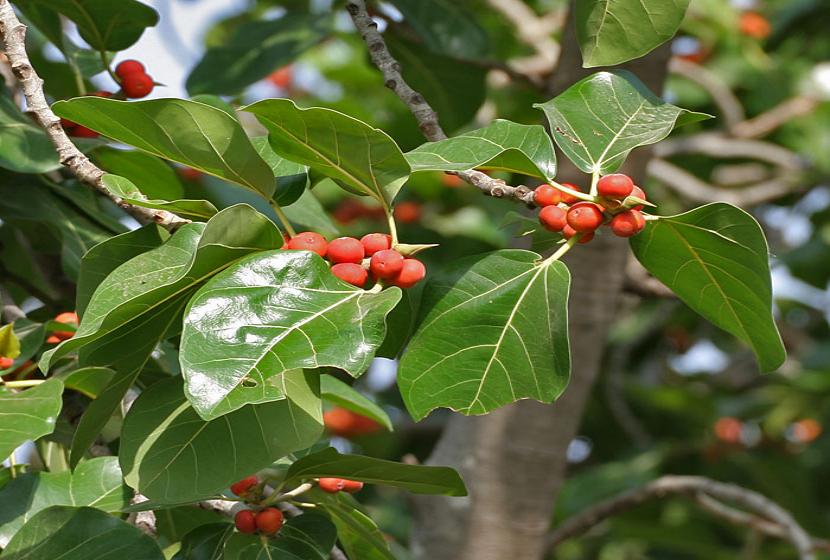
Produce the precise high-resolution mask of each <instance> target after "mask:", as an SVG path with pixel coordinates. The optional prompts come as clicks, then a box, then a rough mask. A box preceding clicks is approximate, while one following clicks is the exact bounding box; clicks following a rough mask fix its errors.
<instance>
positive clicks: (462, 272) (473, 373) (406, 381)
mask: <svg viewBox="0 0 830 560" xmlns="http://www.w3.org/2000/svg"><path fill="white" fill-rule="evenodd" d="M569 285H570V274H569V273H568V269H567V268H566V267H565V265H564V264H562V263H561V262H559V261H554V262H543V261H541V257H539V255H537V254H536V253H532V252H530V251H520V250H503V251H495V252H493V253H488V254H485V255H480V256H475V257H471V258H467V259H463V260H460V261H458V262H457V263H455V264H454V265H451V266H450V267H448V268H446V269H444V270H442V271H440V272H439V273H438V274H437V275H436V276H434V277H433V279H432V280H431V281H430V283H429V284H428V285H427V287H426V289H425V290H424V299H423V303H422V305H423V309H426V310H428V311H427V312H426V315H425V316H424V317H423V320H422V321H421V324H420V326H419V328H418V330H417V332H416V333H415V336H414V337H413V338H412V340H411V341H410V343H409V347H408V348H407V350H406V352H405V353H404V355H403V359H402V360H401V364H400V370H399V372H398V386H399V387H400V389H401V395H402V396H403V399H404V402H405V403H406V406H407V408H408V409H409V412H410V414H412V416H413V417H414V418H415V419H416V420H418V419H421V418H423V417H424V416H426V415H427V414H428V413H429V412H430V411H431V410H433V409H435V408H438V407H447V408H451V409H452V410H455V411H458V412H462V413H464V414H484V413H486V412H489V411H491V410H493V409H495V408H498V407H500V406H503V405H505V404H508V403H511V402H514V401H516V400H519V399H522V398H533V399H536V400H538V401H542V402H551V401H552V400H553V399H555V398H556V397H558V396H559V394H560V393H561V392H562V391H563V390H564V388H565V385H566V384H567V381H568V376H569V374H570V355H569V350H568V325H567V302H568V289H569ZM459 333H464V336H459Z"/></svg>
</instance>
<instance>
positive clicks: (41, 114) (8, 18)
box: [0, 0, 189, 230]
mask: <svg viewBox="0 0 830 560" xmlns="http://www.w3.org/2000/svg"><path fill="white" fill-rule="evenodd" d="M0 39H2V40H3V42H4V44H5V53H6V56H7V57H8V59H9V62H10V63H11V68H12V72H13V73H14V75H15V77H16V78H17V80H18V81H19V82H20V86H21V87H22V89H23V95H24V97H25V98H26V105H27V109H26V112H28V113H30V114H31V115H32V116H33V117H34V120H35V121H36V122H37V123H38V124H39V125H40V126H41V127H42V128H43V130H44V131H45V132H46V135H47V137H48V138H49V140H51V142H52V144H54V146H55V150H56V151H57V153H58V157H59V161H60V162H61V164H62V165H64V166H65V167H67V168H68V169H69V170H70V171H71V172H72V173H73V174H74V175H75V176H76V177H77V178H78V179H79V180H80V181H81V182H82V183H86V184H87V185H89V186H91V187H92V188H94V189H95V190H96V191H98V192H99V193H101V194H103V195H104V196H106V197H107V198H109V199H110V200H112V201H113V202H114V203H115V204H117V205H118V206H119V207H120V208H122V209H123V210H124V211H125V212H127V213H128V214H130V215H131V216H132V217H134V218H135V219H136V220H138V221H139V222H141V223H151V222H155V223H157V224H159V225H161V226H162V227H165V228H167V229H169V230H174V229H176V228H178V227H180V226H182V225H184V224H186V223H188V222H189V220H185V219H183V218H181V217H179V216H177V215H176V214H173V213H171V212H167V211H165V210H151V209H149V208H142V207H140V206H133V205H132V204H129V203H127V202H124V201H123V200H122V199H121V198H120V197H118V196H116V195H114V194H113V193H111V192H110V191H109V189H107V188H106V186H105V185H104V183H103V181H102V180H101V177H102V176H103V175H104V172H103V171H102V170H101V169H99V168H98V167H97V166H96V165H95V164H94V163H92V162H91V161H90V160H89V158H88V157H86V155H84V154H83V152H81V151H80V150H79V149H78V148H77V147H76V146H75V144H73V143H72V140H71V139H70V138H69V136H67V135H66V132H64V130H63V127H62V126H61V122H60V119H59V118H58V117H57V116H56V115H55V113H53V112H52V109H51V108H50V107H49V104H48V103H47V101H46V96H45V94H44V93H43V80H42V79H41V78H40V76H38V75H37V72H35V69H34V68H33V67H32V64H31V62H30V61H29V56H28V55H27V54H26V47H25V41H26V26H25V25H23V24H22V23H20V20H19V19H18V18H17V16H16V15H15V13H14V8H12V5H11V3H9V1H8V0H0Z"/></svg>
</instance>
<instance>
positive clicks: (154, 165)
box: [94, 147, 184, 200]
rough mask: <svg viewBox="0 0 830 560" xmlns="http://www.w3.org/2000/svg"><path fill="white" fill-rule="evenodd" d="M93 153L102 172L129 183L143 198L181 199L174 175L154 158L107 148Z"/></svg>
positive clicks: (179, 182)
mask: <svg viewBox="0 0 830 560" xmlns="http://www.w3.org/2000/svg"><path fill="white" fill-rule="evenodd" d="M94 153H95V160H96V161H97V162H98V165H99V166H100V167H101V168H102V169H104V170H106V171H108V172H110V173H112V174H113V175H120V176H122V177H125V178H127V179H129V180H130V181H132V182H133V183H135V184H136V185H138V186H139V187H140V189H139V190H140V191H141V193H142V194H143V195H144V196H146V197H147V198H158V199H162V200H177V199H179V198H182V197H184V185H183V184H182V182H181V181H180V180H179V177H178V176H177V175H176V172H175V171H174V170H173V168H172V167H170V166H169V165H167V164H166V163H164V161H162V160H160V159H159V158H157V157H156V156H151V155H150V154H147V153H144V152H139V151H138V150H116V149H115V148H109V147H102V148H98V149H97V150H95V152H94Z"/></svg>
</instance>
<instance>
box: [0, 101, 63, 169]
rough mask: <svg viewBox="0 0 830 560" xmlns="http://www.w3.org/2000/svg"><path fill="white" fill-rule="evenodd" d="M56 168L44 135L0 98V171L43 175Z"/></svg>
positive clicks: (11, 102) (58, 164) (29, 120)
mask: <svg viewBox="0 0 830 560" xmlns="http://www.w3.org/2000/svg"><path fill="white" fill-rule="evenodd" d="M60 166H61V165H60V162H59V161H58V154H57V152H55V147H54V146H53V145H52V142H50V141H49V138H47V137H46V133H44V132H43V130H42V129H41V128H40V127H38V126H37V125H36V124H35V123H34V122H32V120H31V119H28V118H26V117H25V116H24V115H23V113H22V112H21V111H20V108H19V107H17V105H15V104H14V102H13V101H12V100H11V99H9V98H8V97H6V96H5V95H0V167H3V168H5V169H9V170H11V171H16V172H18V173H46V172H47V171H53V170H55V169H57V168H59V167H60Z"/></svg>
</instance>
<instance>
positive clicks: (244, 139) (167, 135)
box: [52, 97, 274, 198]
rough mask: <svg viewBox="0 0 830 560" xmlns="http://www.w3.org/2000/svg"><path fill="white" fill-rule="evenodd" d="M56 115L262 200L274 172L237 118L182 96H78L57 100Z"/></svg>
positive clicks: (271, 187) (270, 190) (271, 188)
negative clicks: (139, 98) (131, 98)
mask: <svg viewBox="0 0 830 560" xmlns="http://www.w3.org/2000/svg"><path fill="white" fill-rule="evenodd" d="M52 110H53V111H55V114H57V115H59V116H61V117H66V118H67V119H70V120H72V121H74V122H77V123H80V124H82V125H84V126H86V127H88V128H91V129H92V130H95V131H97V132H100V133H101V134H103V135H104V136H109V137H110V138H112V139H113V140H117V141H119V142H123V143H124V144H129V145H130V146H134V147H136V148H139V149H141V150H144V151H145V152H148V153H151V154H153V155H156V156H158V157H161V158H164V159H168V160H171V161H175V162H178V163H181V164H184V165H187V166H190V167H193V168H195V169H198V170H200V171H204V172H205V173H208V174H210V175H215V176H216V177H219V178H220V179H225V180H227V181H230V182H232V183H236V184H237V185H241V186H243V187H245V188H247V189H250V190H252V191H254V192H256V193H259V194H261V195H263V196H265V197H266V198H270V197H271V195H272V194H273V193H274V176H273V175H272V174H271V169H270V168H269V167H268V165H267V164H266V163H265V162H264V161H262V158H261V157H259V154H257V152H256V150H255V149H254V147H253V146H252V145H251V141H250V140H249V139H248V136H246V135H245V131H244V130H243V129H242V126H241V125H240V124H239V122H238V121H237V120H236V119H234V118H233V117H231V116H230V115H228V114H227V113H225V112H224V111H221V110H219V109H217V108H216V107H211V106H210V105H205V104H204V103H197V102H196V101H188V100H186V99H151V100H149V101H129V102H128V101H116V100H113V99H105V98H102V97H76V98H75V99H70V100H68V101H58V102H56V103H55V104H54V105H53V106H52Z"/></svg>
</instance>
